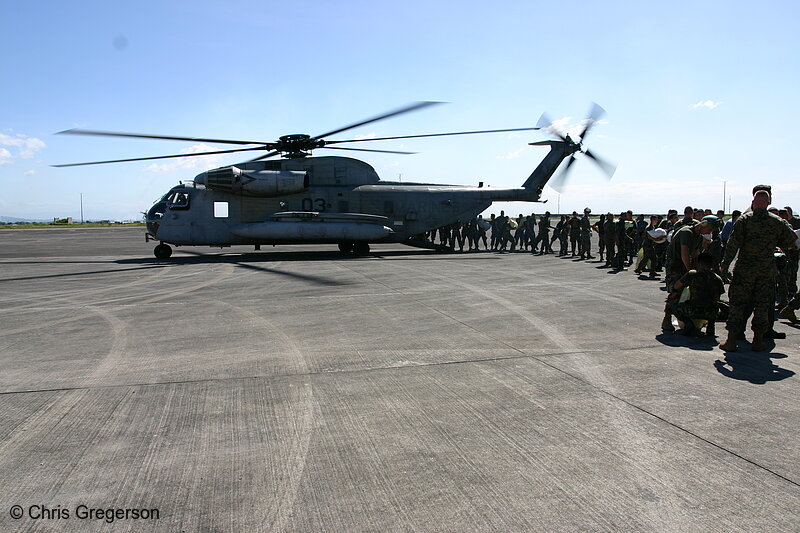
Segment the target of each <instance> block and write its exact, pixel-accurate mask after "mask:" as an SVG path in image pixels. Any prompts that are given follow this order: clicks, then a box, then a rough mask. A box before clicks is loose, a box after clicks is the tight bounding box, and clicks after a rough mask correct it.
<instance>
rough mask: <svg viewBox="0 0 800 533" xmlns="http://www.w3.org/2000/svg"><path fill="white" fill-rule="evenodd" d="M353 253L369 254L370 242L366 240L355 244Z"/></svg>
mask: <svg viewBox="0 0 800 533" xmlns="http://www.w3.org/2000/svg"><path fill="white" fill-rule="evenodd" d="M353 253H354V254H356V255H367V254H368V253H369V244H367V243H365V242H357V243H355V244H353Z"/></svg>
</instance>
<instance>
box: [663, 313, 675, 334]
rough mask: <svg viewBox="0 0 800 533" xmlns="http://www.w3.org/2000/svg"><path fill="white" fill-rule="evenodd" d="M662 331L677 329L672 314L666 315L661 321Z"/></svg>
mask: <svg viewBox="0 0 800 533" xmlns="http://www.w3.org/2000/svg"><path fill="white" fill-rule="evenodd" d="M661 330H662V331H675V326H673V325H672V315H669V314H667V315H664V320H662V321H661Z"/></svg>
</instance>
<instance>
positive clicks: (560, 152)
mask: <svg viewBox="0 0 800 533" xmlns="http://www.w3.org/2000/svg"><path fill="white" fill-rule="evenodd" d="M529 144H530V145H532V146H549V147H550V152H549V153H548V154H547V155H546V156H545V158H544V159H542V162H541V163H539V166H538V167H536V168H535V169H534V171H533V172H532V173H531V175H530V176H529V177H528V179H527V180H525V183H523V184H522V186H523V187H524V188H526V189H535V190H537V191H539V193H540V194H541V192H542V190H543V189H544V186H545V185H546V184H547V182H548V181H549V180H550V178H552V177H553V174H554V173H555V171H556V169H557V168H558V166H559V165H560V164H561V162H562V161H564V159H565V158H567V157H568V156H569V155H571V154H573V153H574V152H575V151H577V150H576V148H577V145H575V144H574V143H572V144H573V146H570V144H568V142H564V141H555V140H553V141H539V142H535V143H529Z"/></svg>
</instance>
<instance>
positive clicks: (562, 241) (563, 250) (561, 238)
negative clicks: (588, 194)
mask: <svg viewBox="0 0 800 533" xmlns="http://www.w3.org/2000/svg"><path fill="white" fill-rule="evenodd" d="M556 239H558V243H559V245H560V246H559V249H558V256H559V257H561V256H562V255H567V215H561V220H559V221H558V222H557V223H556V227H555V229H554V230H553V238H552V239H550V246H552V245H553V243H554V242H556Z"/></svg>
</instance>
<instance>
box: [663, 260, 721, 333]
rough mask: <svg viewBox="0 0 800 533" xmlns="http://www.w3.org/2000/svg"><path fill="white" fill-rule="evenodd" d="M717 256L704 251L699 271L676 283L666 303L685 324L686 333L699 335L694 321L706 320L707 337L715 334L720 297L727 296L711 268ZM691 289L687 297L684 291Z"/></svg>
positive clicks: (698, 265)
mask: <svg viewBox="0 0 800 533" xmlns="http://www.w3.org/2000/svg"><path fill="white" fill-rule="evenodd" d="M713 264H714V257H713V256H712V255H711V254H710V253H708V252H703V253H701V254H700V255H699V256H697V259H696V260H695V265H696V267H697V268H695V269H692V270H690V271H688V272H687V273H686V274H684V275H683V276H681V278H680V279H679V280H678V281H676V282H675V284H674V285H673V292H672V293H671V294H670V296H669V298H668V299H667V302H668V303H669V305H670V307H671V309H672V314H673V315H674V316H675V317H676V318H677V319H678V320H680V321H682V322H683V323H684V328H683V334H684V335H691V336H696V335H699V334H700V330H699V329H697V327H696V326H695V324H694V320H706V321H707V325H706V336H710V337H713V336H714V335H715V327H714V321H715V320H716V318H717V313H718V312H719V297H720V296H721V295H722V294H724V293H725V285H724V284H723V282H722V278H721V277H719V275H717V274H716V273H715V272H714V271H713V270H712V269H711V268H712V266H713ZM687 290H688V293H689V294H688V295H685V294H684V292H685V291H687Z"/></svg>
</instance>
